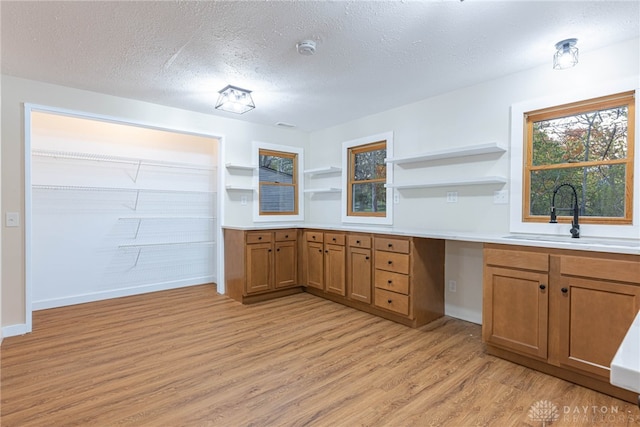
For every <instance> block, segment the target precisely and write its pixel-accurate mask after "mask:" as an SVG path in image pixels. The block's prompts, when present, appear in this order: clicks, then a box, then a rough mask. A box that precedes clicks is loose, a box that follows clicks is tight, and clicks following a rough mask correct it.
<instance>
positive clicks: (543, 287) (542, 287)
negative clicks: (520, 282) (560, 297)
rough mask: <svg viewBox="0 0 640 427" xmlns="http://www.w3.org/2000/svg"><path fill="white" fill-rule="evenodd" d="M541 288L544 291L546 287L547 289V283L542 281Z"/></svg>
mask: <svg viewBox="0 0 640 427" xmlns="http://www.w3.org/2000/svg"><path fill="white" fill-rule="evenodd" d="M540 289H542V290H543V291H544V290H545V289H547V285H545V284H544V283H540Z"/></svg>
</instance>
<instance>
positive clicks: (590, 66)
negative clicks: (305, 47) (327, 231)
mask: <svg viewBox="0 0 640 427" xmlns="http://www.w3.org/2000/svg"><path fill="white" fill-rule="evenodd" d="M639 50H640V43H639V40H638V39H634V40H629V41H627V42H624V43H619V44H616V45H614V46H610V47H608V48H606V49H601V50H597V51H583V52H581V55H580V63H579V64H578V66H577V67H576V68H573V69H570V70H563V71H556V70H553V69H552V67H551V54H550V57H549V63H548V64H545V65H544V66H541V67H538V68H535V69H531V70H527V71H524V72H521V73H517V74H512V75H509V76H506V77H503V78H500V79H496V80H492V81H488V82H484V83H482V84H479V85H475V86H471V87H467V88H463V89H460V90H456V91H453V92H450V93H445V94H442V95H440V96H435V97H432V98H429V99H426V100H423V101H420V102H416V103H413V104H410V105H405V106H402V107H399V108H396V109H393V110H390V111H385V112H381V113H379V114H375V115H371V116H368V117H364V118H362V119H359V120H354V121H352V122H349V123H345V124H343V125H340V126H336V127H333V128H330V129H325V130H322V131H319V132H315V133H313V134H312V135H311V140H310V144H309V148H308V150H307V167H308V168H318V167H322V166H327V165H339V164H340V155H341V153H340V144H341V143H342V142H343V141H347V140H351V139H356V138H360V137H363V136H367V135H372V134H376V133H380V132H385V131H393V132H394V144H395V152H394V153H393V156H394V157H401V156H406V155H411V154H419V153H422V152H429V151H433V150H439V149H445V148H449V147H453V146H465V145H471V144H481V143H486V142H492V141H497V142H499V143H501V144H504V145H505V146H507V147H509V146H510V145H512V144H522V140H517V141H510V108H511V105H512V104H515V103H519V102H523V101H526V100H531V99H536V98H543V97H548V96H550V95H553V94H556V93H559V92H572V93H578V94H579V93H580V92H581V91H584V90H585V88H589V87H593V86H594V85H602V84H604V83H606V82H610V81H618V80H621V79H623V80H626V79H629V78H632V79H636V80H638V79H639V73H640V71H639ZM509 155H510V152H507V153H506V154H505V155H503V156H501V157H499V158H496V157H495V156H483V157H481V158H480V161H478V159H467V160H469V161H468V162H464V161H463V162H460V163H455V162H450V161H449V162H439V163H438V162H436V163H434V164H433V165H432V166H431V167H430V168H424V167H422V168H411V169H409V168H404V169H403V168H401V167H398V166H396V167H395V180H396V182H399V181H400V180H403V181H411V180H416V181H417V180H424V179H425V178H427V177H428V178H436V177H437V176H438V175H446V176H447V177H454V176H460V177H463V176H468V175H501V176H505V177H509V172H510V171H509V168H510V162H509ZM422 166H424V165H422ZM638 169H639V168H638V164H636V171H637V170H638ZM636 173H638V172H636ZM331 179H333V178H331ZM311 184H314V185H315V184H316V183H315V182H311V181H309V180H308V181H307V187H308V188H309V187H311ZM508 188H509V187H508V185H507V186H505V187H504V189H508ZM495 189H497V188H496V187H491V186H478V187H459V188H446V187H443V188H436V189H422V190H421V189H418V190H401V191H400V192H399V196H400V203H399V204H397V205H395V206H394V209H395V212H394V217H395V218H394V225H395V226H396V227H408V228H424V229H447V230H451V231H456V230H458V231H478V232H496V233H505V234H507V233H508V232H509V205H496V204H494V203H493V191H494V190H495ZM447 191H458V203H455V204H454V203H446V198H445V197H446V192H447ZM636 192H637V194H638V190H636ZM637 197H638V196H637ZM306 211H307V213H308V214H307V221H310V222H314V223H328V224H334V223H338V222H339V221H340V198H339V197H334V198H333V199H332V198H330V197H325V198H317V197H313V198H308V199H307V206H306ZM446 258H447V266H446V282H447V283H448V281H449V280H456V281H457V292H456V293H455V294H453V293H451V292H447V293H446V313H447V314H449V315H452V316H455V317H460V318H463V319H467V320H470V321H474V322H478V323H480V321H481V313H482V262H481V260H482V246H481V245H478V244H476V243H456V242H449V244H447V253H446Z"/></svg>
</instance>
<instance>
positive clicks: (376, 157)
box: [354, 148, 387, 181]
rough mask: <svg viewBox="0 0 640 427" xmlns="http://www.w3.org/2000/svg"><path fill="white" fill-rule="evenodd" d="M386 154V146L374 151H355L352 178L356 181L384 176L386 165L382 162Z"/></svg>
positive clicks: (385, 174)
mask: <svg viewBox="0 0 640 427" xmlns="http://www.w3.org/2000/svg"><path fill="white" fill-rule="evenodd" d="M386 156H387V150H386V148H384V149H381V150H374V151H364V152H362V153H356V154H355V155H354V157H355V171H354V179H355V180H356V181H362V180H368V179H378V178H385V177H386V176H387V165H386V163H385V162H384V159H385V157H386Z"/></svg>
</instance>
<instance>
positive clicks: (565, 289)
mask: <svg viewBox="0 0 640 427" xmlns="http://www.w3.org/2000/svg"><path fill="white" fill-rule="evenodd" d="M560 291H561V292H562V293H563V294H566V293H567V292H569V289H567V288H562V289H560Z"/></svg>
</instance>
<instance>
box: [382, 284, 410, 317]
mask: <svg viewBox="0 0 640 427" xmlns="http://www.w3.org/2000/svg"><path fill="white" fill-rule="evenodd" d="M375 299H376V303H375V304H376V307H380V308H384V309H387V310H390V311H393V312H396V313H398V314H402V315H403V316H408V315H409V297H408V296H407V295H402V294H397V293H395V292H389V291H385V290H384V289H377V288H376V294H375Z"/></svg>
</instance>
